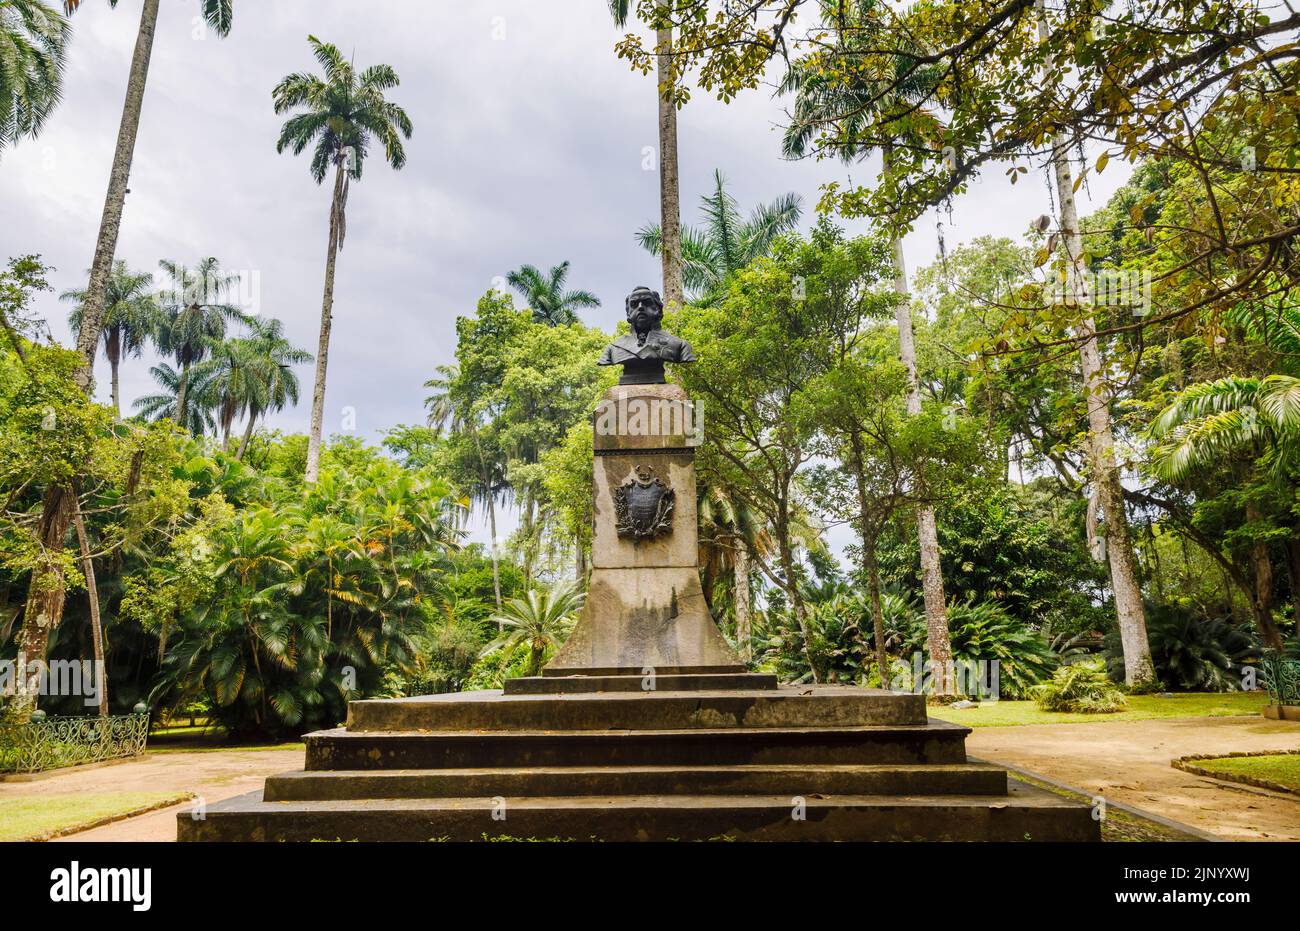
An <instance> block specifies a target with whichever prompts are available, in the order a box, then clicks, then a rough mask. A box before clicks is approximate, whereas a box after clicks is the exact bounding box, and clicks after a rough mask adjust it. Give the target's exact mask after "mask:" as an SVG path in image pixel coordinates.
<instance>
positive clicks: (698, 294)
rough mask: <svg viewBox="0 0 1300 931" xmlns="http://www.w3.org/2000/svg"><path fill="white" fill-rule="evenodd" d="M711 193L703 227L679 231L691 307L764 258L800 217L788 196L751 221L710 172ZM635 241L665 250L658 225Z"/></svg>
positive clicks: (757, 211)
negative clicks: (711, 176) (755, 261)
mask: <svg viewBox="0 0 1300 931" xmlns="http://www.w3.org/2000/svg"><path fill="white" fill-rule="evenodd" d="M713 184H714V187H713V191H712V192H711V193H709V194H705V195H704V196H703V197H701V198H700V213H701V215H702V219H703V225H702V226H699V227H690V226H688V227H686V228H685V229H683V231H682V234H681V236H682V265H683V268H682V276H683V280H684V281H685V284H686V287H688V288H690V289H691V292H692V294H691V296H690V302H691V303H692V304H697V305H698V304H705V303H709V302H711V301H713V300H716V299H717V298H718V297H720V296H721V294H722V291H723V289H724V288H725V287H726V284H727V282H728V281H729V280H730V279H731V278H732V276H734V275H735V274H736V273H737V272H738V271H740V270H741V269H742V268H744V267H745V266H746V265H748V264H749V263H750V262H752V261H754V259H756V258H758V257H759V256H763V255H767V253H768V252H769V250H771V248H772V243H773V242H774V241H775V240H776V238H777V237H778V236H780V235H781V234H782V233H785V232H789V231H790V230H792V229H794V228H795V226H796V225H797V224H798V222H799V217H800V215H801V214H802V210H803V208H802V206H801V204H802V200H801V198H800V197H799V195H798V194H786V195H784V196H783V197H779V198H777V199H776V200H774V201H772V202H771V203H770V204H760V205H759V206H758V207H755V208H754V211H753V212H752V213H751V214H750V216H749V219H745V218H744V217H743V216H742V215H741V213H740V205H739V204H738V203H737V202H736V199H735V198H734V197H732V196H731V194H730V193H728V191H727V181H726V178H724V177H723V175H722V172H721V171H714V173H713ZM637 241H638V242H640V243H641V246H642V247H643V248H644V249H646V251H648V252H650V253H651V254H652V255H659V254H660V252H661V251H662V249H663V232H662V228H661V227H660V226H659V225H658V224H654V225H648V226H644V227H642V228H641V230H640V231H639V232H638V233H637Z"/></svg>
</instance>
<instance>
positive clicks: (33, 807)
mask: <svg viewBox="0 0 1300 931" xmlns="http://www.w3.org/2000/svg"><path fill="white" fill-rule="evenodd" d="M187 798H190V793H189V792H180V793H177V792H114V793H110V794H105V795H82V794H76V793H74V794H67V795H45V796H40V797H37V798H7V799H0V841H19V840H38V839H41V838H45V837H49V836H51V835H54V834H65V833H70V832H71V831H73V830H77V829H81V828H88V827H91V826H93V825H95V824H97V823H99V822H102V821H104V820H105V819H108V818H120V817H124V816H126V815H129V814H135V813H142V812H145V811H149V810H152V809H154V808H164V807H166V806H167V805H171V804H175V803H176V802H183V801H185V800H186V799H187Z"/></svg>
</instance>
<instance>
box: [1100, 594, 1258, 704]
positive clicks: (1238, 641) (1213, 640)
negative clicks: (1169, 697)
mask: <svg viewBox="0 0 1300 931" xmlns="http://www.w3.org/2000/svg"><path fill="white" fill-rule="evenodd" d="M1147 637H1148V639H1149V640H1150V642H1151V662H1152V663H1153V664H1154V665H1155V671H1156V677H1157V678H1158V679H1159V680H1160V681H1161V682H1162V683H1163V684H1164V686H1165V687H1166V688H1169V689H1174V690H1177V691H1180V692H1182V691H1185V692H1233V691H1236V690H1238V689H1240V688H1241V687H1242V679H1243V670H1242V667H1243V666H1245V665H1249V664H1251V663H1254V662H1255V661H1256V660H1257V659H1258V658H1259V655H1260V652H1259V641H1258V639H1257V637H1256V636H1255V635H1254V633H1253V631H1251V630H1250V628H1248V627H1245V626H1244V625H1239V624H1233V623H1231V622H1229V621H1227V620H1225V619H1223V618H1214V617H1204V616H1202V615H1199V614H1197V613H1195V612H1194V611H1191V610H1188V609H1185V608H1178V607H1173V606H1170V605H1158V604H1150V603H1148V605H1147ZM1106 666H1107V668H1108V669H1109V670H1110V673H1111V675H1112V676H1113V677H1115V678H1117V679H1120V678H1122V677H1123V669H1124V667H1123V656H1122V650H1121V647H1120V643H1119V634H1118V633H1117V632H1116V633H1111V634H1108V635H1107V637H1106Z"/></svg>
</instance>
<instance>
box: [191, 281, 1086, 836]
mask: <svg viewBox="0 0 1300 931" xmlns="http://www.w3.org/2000/svg"><path fill="white" fill-rule="evenodd" d="M627 316H628V322H629V323H630V324H631V326H632V331H631V332H630V333H628V334H627V335H625V336H621V337H619V338H618V339H617V340H615V341H614V342H613V343H612V344H611V345H610V346H609V347H608V348H607V349H606V350H605V353H604V355H603V356H602V357H601V362H602V363H604V364H606V365H621V366H622V367H623V377H622V378H621V379H620V380H619V384H618V385H617V386H616V387H614V388H613V389H611V390H610V391H609V392H608V393H607V394H606V395H605V396H604V398H602V400H601V403H600V405H599V406H598V407H597V409H596V411H595V412H594V413H593V415H592V429H593V431H594V435H595V462H594V468H595V492H594V493H595V502H594V505H595V508H594V510H595V535H594V539H593V544H592V566H593V568H592V572H591V578H590V581H589V595H588V598H587V601H586V605H585V607H584V609H583V612H582V615H581V617H580V618H579V620H578V622H577V624H576V626H575V628H574V630H573V632H572V634H571V635H570V636H569V639H568V641H567V642H566V643H565V644H564V646H563V647H562V648H561V649H560V650H559V652H558V653H556V655H555V656H554V657H553V658H552V660H551V662H550V663H549V664H548V665H547V667H546V668H545V669H544V670H543V674H542V675H540V676H532V677H526V678H518V679H508V680H506V682H505V687H504V689H494V690H490V691H481V692H462V693H456V694H447V695H421V696H415V697H411V698H395V699H379V700H363V701H354V702H351V703H350V704H349V707H348V720H347V724H346V725H345V726H343V727H337V728H333V729H330V730H324V731H317V732H315V733H312V734H307V735H305V736H304V737H303V740H304V742H305V743H306V745H307V754H306V766H305V768H304V769H303V770H301V771H298V772H291V773H284V774H282V775H279V776H273V777H271V778H270V779H267V781H266V785H265V788H264V789H262V790H259V791H257V792H252V793H249V794H248V795H242V796H238V797H236V798H232V799H227V800H225V801H220V802H216V803H214V804H212V805H209V806H208V807H207V808H206V811H205V812H204V813H203V817H195V816H194V815H193V813H191V812H188V811H184V812H181V813H179V814H178V815H177V838H178V839H179V840H191V841H224V840H230V841H247V840H259V841H310V840H318V839H324V840H368V841H411V840H431V839H438V840H480V839H484V838H493V837H498V838H499V837H514V838H572V839H577V840H593V839H600V840H692V839H695V840H705V839H717V838H728V839H735V840H1025V839H1033V840H1058V841H1059V840H1072V841H1090V840H1097V839H1098V837H1099V830H1098V823H1097V822H1096V821H1095V820H1094V819H1093V817H1092V811H1091V809H1090V808H1089V807H1088V806H1085V805H1081V804H1078V803H1075V802H1071V801H1067V800H1066V799H1063V798H1061V797H1059V796H1057V795H1054V794H1052V793H1050V792H1047V791H1045V790H1042V789H1037V788H1034V787H1032V786H1028V785H1025V784H1023V783H1020V782H1017V781H1015V780H1010V779H1008V776H1007V772H1006V770H1004V769H1001V768H999V767H998V766H996V765H991V764H988V763H981V762H974V761H970V760H968V759H967V758H966V748H965V740H966V735H967V734H968V733H969V732H970V731H969V728H965V727H957V726H955V725H952V724H947V723H945V722H943V721H934V720H931V719H929V718H928V717H927V715H926V705H925V696H924V695H921V694H919V693H910V692H908V693H904V692H884V691H880V690H878V689H866V688H856V687H845V686H811V687H810V686H805V685H797V686H782V685H778V684H777V681H776V676H774V675H771V674H770V673H759V672H749V671H747V670H746V669H745V667H744V666H743V665H742V664H741V662H740V661H739V659H738V658H737V657H736V654H735V653H734V652H733V651H732V649H731V647H730V646H729V645H728V643H727V642H726V640H725V639H724V638H723V637H722V635H721V634H720V633H719V632H718V629H717V626H716V625H715V624H714V622H713V618H711V617H710V616H709V610H708V607H707V605H706V604H705V601H704V594H703V592H702V591H701V588H700V580H699V573H698V570H697V567H696V561H697V542H698V541H697V539H696V534H697V530H696V513H695V450H696V448H697V446H698V444H699V441H700V438H701V437H702V435H703V427H702V423H701V421H700V416H699V408H698V407H697V406H696V405H694V404H692V403H690V399H688V398H687V397H686V393H685V392H684V391H682V390H681V388H679V387H677V386H675V385H669V384H666V383H665V381H664V363H665V362H668V363H690V362H694V361H695V353H694V352H693V351H692V349H691V347H690V345H689V344H687V343H686V342H685V341H683V340H681V339H678V338H677V337H675V336H673V335H671V334H669V333H666V332H664V331H663V330H662V329H661V328H660V326H659V323H660V319H661V318H662V316H663V304H662V302H661V301H660V300H659V295H658V294H656V293H655V292H653V291H651V290H649V289H648V288H637V289H636V290H635V291H633V292H632V294H631V295H630V296H629V297H628V299H627ZM792 810H796V811H800V812H802V817H792V814H791V813H792Z"/></svg>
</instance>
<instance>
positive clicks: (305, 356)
mask: <svg viewBox="0 0 1300 931" xmlns="http://www.w3.org/2000/svg"><path fill="white" fill-rule="evenodd" d="M249 325H250V326H251V327H252V333H250V334H249V335H248V336H247V337H245V338H243V339H241V340H239V342H241V343H244V344H247V345H246V349H247V358H248V360H249V373H250V379H251V382H250V384H251V386H252V387H253V389H254V390H253V391H252V392H250V394H249V396H248V399H247V401H246V402H245V406H244V414H245V416H246V417H247V418H248V422H247V424H246V425H245V427H244V436H243V438H242V439H241V440H240V441H239V451H238V452H237V453H235V458H236V459H243V458H244V452H245V451H246V450H247V449H248V441H249V440H250V439H251V438H252V436H253V426H254V425H255V424H256V423H257V419H258V418H259V417H262V418H265V417H266V415H267V414H269V413H273V412H279V411H282V410H284V409H285V408H286V407H287V406H289V405H290V404H297V403H298V375H297V374H296V373H295V372H294V370H293V366H295V365H304V364H306V363H308V362H310V361H312V355H311V353H310V352H307V351H305V350H302V349H298V348H297V347H295V346H293V345H292V344H291V343H290V342H289V341H288V340H287V339H285V337H284V324H283V323H281V322H280V321H279V320H276V319H274V318H272V319H270V320H265V321H263V320H253V321H251V322H250V324H249Z"/></svg>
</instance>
